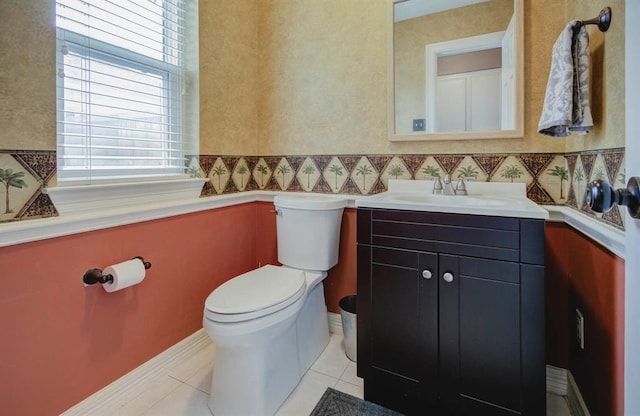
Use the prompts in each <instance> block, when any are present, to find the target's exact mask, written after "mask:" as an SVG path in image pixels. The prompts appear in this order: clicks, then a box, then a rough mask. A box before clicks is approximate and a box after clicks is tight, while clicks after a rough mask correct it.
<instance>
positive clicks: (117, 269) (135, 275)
mask: <svg viewBox="0 0 640 416" xmlns="http://www.w3.org/2000/svg"><path fill="white" fill-rule="evenodd" d="M102 274H103V275H105V276H106V275H108V274H110V275H111V276H113V283H104V284H103V285H102V287H104V290H106V291H107V292H115V291H116V290H120V289H124V288H125V287H129V286H133V285H137V284H138V283H140V282H142V281H143V280H144V274H145V269H144V264H143V263H142V260H140V259H132V260H128V261H123V262H122V263H118V264H112V265H111V266H108V267H106V268H105V269H104V270H103V271H102Z"/></svg>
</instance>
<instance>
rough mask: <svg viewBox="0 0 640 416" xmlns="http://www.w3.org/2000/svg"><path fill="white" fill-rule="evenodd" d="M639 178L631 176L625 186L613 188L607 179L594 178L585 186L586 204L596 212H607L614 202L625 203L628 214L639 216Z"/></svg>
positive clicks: (634, 216)
mask: <svg viewBox="0 0 640 416" xmlns="http://www.w3.org/2000/svg"><path fill="white" fill-rule="evenodd" d="M639 182H640V178H638V177H637V176H632V177H631V178H629V181H628V182H627V187H626V188H620V189H613V187H612V186H611V184H610V183H609V182H607V181H601V180H596V181H593V182H591V183H590V184H589V185H588V186H587V193H586V196H585V199H586V202H587V205H588V206H589V208H591V209H592V210H593V211H596V212H602V213H605V212H609V211H610V210H611V209H612V208H613V207H614V206H615V205H616V204H618V205H626V206H627V209H628V210H629V215H631V216H632V217H633V218H640V189H639V185H638V183H639Z"/></svg>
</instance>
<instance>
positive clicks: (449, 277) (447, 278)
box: [442, 272, 453, 283]
mask: <svg viewBox="0 0 640 416" xmlns="http://www.w3.org/2000/svg"><path fill="white" fill-rule="evenodd" d="M442 278H443V279H444V281H445V282H447V283H451V282H453V273H449V272H446V273H445V274H443V275H442Z"/></svg>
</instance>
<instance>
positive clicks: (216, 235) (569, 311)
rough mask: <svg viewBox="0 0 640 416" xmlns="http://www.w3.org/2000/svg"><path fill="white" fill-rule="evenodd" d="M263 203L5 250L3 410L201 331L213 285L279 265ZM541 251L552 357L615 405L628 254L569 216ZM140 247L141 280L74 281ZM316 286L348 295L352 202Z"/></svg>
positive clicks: (65, 401) (65, 392)
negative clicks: (144, 265)
mask: <svg viewBox="0 0 640 416" xmlns="http://www.w3.org/2000/svg"><path fill="white" fill-rule="evenodd" d="M271 210H273V204H272V203H270V202H256V203H253V204H244V205H239V206H234V207H227V208H221V209H215V210H210V211H206V212H201V213H194V214H189V215H182V216H177V217H170V218H165V219H161V220H156V221H149V222H143V223H139V224H134V225H128V226H123V227H116V228H110V229H106V230H100V231H95V232H89V233H83V234H76V235H72V236H68V237H61V238H56V239H50V240H43V241H38V242H34V243H27V244H20V245H17V246H11V247H5V248H0V278H1V279H2V283H3V285H4V286H3V288H2V291H1V292H0V316H1V317H2V321H1V322H2V323H1V324H0V331H1V333H2V342H0V392H1V393H0V414H2V415H4V414H7V415H9V414H10V415H15V416H20V415H34V414H37V415H45V416H46V415H57V414H59V413H60V412H62V411H64V410H65V409H67V408H69V407H71V406H72V405H74V404H75V403H77V402H79V401H81V400H83V399H84V398H86V397H87V396H89V395H90V394H92V393H94V392H95V391H97V390H99V389H100V388H102V387H104V386H106V385H107V384H109V383H110V382H112V381H113V380H115V379H117V378H119V377H121V376H122V375H124V374H126V373H127V372H128V371H130V370H132V369H134V368H135V367H137V366H138V365H140V364H142V363H143V362H145V361H147V360H148V359H150V358H152V357H154V356H155V355H157V354H158V353H160V352H162V351H164V350H165V349H166V348H168V347H170V346H172V345H174V344H175V343H177V342H178V341H180V340H181V339H183V338H185V337H186V336H188V335H190V334H192V333H193V332H195V331H197V330H198V329H200V328H201V327H202V308H203V304H204V300H205V298H206V297H207V296H208V294H209V293H210V292H211V291H212V290H213V289H214V288H216V287H217V286H219V285H220V284H222V283H223V282H225V281H226V280H228V279H230V278H231V277H233V276H235V275H238V274H240V273H244V272H246V271H248V270H251V269H253V268H255V267H256V266H257V264H258V262H260V263H261V264H269V263H270V264H278V263H277V244H276V222H275V215H274V213H272V212H270V211H271ZM545 254H546V285H547V287H546V300H547V303H546V314H547V362H548V363H549V364H552V365H556V366H559V367H561V368H569V369H570V370H571V372H572V374H573V375H574V377H575V379H576V381H577V383H578V386H579V388H580V391H581V392H582V394H583V396H584V398H585V401H586V402H587V404H588V406H589V409H590V411H591V413H592V414H607V415H621V414H622V394H623V369H624V363H623V361H622V360H623V344H624V339H623V328H624V317H623V314H624V309H623V308H624V302H623V296H624V261H623V260H621V259H620V258H618V257H616V256H615V255H613V254H611V253H610V252H608V251H607V250H605V249H603V248H602V247H600V246H599V245H598V244H596V243H594V242H593V241H592V240H590V239H589V238H587V237H585V236H583V235H582V234H580V233H579V232H576V231H574V230H573V229H571V228H570V227H568V226H566V225H564V224H563V223H548V224H547V227H546V250H545ZM136 255H141V256H144V257H145V259H146V260H148V261H150V262H151V263H152V264H153V267H152V268H151V269H150V270H149V271H148V272H147V278H146V279H145V280H144V281H143V282H142V283H141V284H140V285H137V286H134V287H131V288H127V289H126V290H122V291H119V292H114V293H111V294H108V293H106V292H105V291H104V290H103V289H102V288H100V287H98V286H93V287H86V288H85V287H83V286H82V275H83V273H84V272H85V271H86V270H87V269H89V268H92V267H101V268H104V267H105V266H106V265H108V264H112V263H117V262H120V261H123V260H125V259H128V258H131V257H133V256H136ZM324 287H325V298H326V302H327V308H328V310H329V311H330V312H334V313H339V307H338V301H339V300H340V299H341V298H342V297H343V296H346V295H349V294H353V293H355V292H356V210H355V209H345V212H344V214H343V219H342V230H341V243H340V261H339V263H338V264H337V265H336V266H335V267H334V268H332V269H331V270H330V271H329V275H328V277H327V278H326V279H325V280H324ZM576 307H579V308H580V310H581V311H582V313H583V315H584V316H585V333H586V337H585V338H586V348H585V350H579V349H577V348H576V343H575V342H574V328H573V324H574V319H575V318H574V315H575V312H574V310H575V308H576ZM34 392H36V393H35V394H36V395H37V400H34Z"/></svg>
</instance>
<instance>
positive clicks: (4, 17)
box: [0, 0, 56, 150]
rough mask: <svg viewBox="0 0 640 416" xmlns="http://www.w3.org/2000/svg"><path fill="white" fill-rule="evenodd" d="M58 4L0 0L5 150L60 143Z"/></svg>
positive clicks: (1, 145)
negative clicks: (58, 129) (57, 42)
mask: <svg viewBox="0 0 640 416" xmlns="http://www.w3.org/2000/svg"><path fill="white" fill-rule="evenodd" d="M54 4H55V3H54V1H53V0H2V1H0V150H2V149H4V150H9V149H11V150H12V149H20V150H55V148H56V84H55V73H56V70H55V62H56V50H55V49H56V38H55V37H56V32H55V26H54V24H55V18H54V8H53V5H54Z"/></svg>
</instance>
